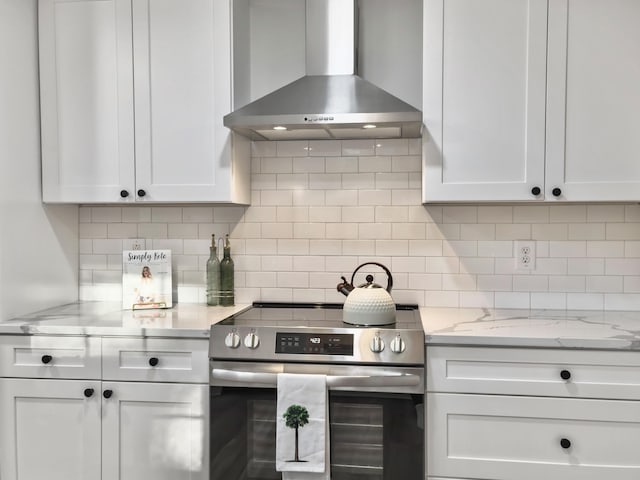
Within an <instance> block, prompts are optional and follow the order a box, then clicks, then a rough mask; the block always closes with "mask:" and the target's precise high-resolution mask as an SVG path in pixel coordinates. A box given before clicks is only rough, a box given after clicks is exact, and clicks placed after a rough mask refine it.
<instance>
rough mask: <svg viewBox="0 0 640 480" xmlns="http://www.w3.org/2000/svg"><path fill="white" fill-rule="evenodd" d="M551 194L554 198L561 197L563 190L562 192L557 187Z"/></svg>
mask: <svg viewBox="0 0 640 480" xmlns="http://www.w3.org/2000/svg"><path fill="white" fill-rule="evenodd" d="M551 194H552V195H553V196H554V197H559V196H560V195H562V190H560V189H559V188H558V187H556V188H554V189H553V190H551Z"/></svg>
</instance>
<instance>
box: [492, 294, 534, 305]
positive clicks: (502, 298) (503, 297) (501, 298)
mask: <svg viewBox="0 0 640 480" xmlns="http://www.w3.org/2000/svg"><path fill="white" fill-rule="evenodd" d="M530 300H531V298H530V295H529V294H528V293H519V292H496V293H495V301H494V303H495V307H496V308H531V301H530Z"/></svg>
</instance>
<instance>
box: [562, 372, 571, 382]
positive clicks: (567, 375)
mask: <svg viewBox="0 0 640 480" xmlns="http://www.w3.org/2000/svg"><path fill="white" fill-rule="evenodd" d="M560 378H562V379H563V380H569V379H570V378H571V372H570V371H569V370H562V371H561V372H560Z"/></svg>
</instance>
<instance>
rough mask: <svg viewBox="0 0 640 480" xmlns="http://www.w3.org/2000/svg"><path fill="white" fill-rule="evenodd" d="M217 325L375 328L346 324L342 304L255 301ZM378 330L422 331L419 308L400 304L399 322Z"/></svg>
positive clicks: (380, 326) (398, 310)
mask: <svg viewBox="0 0 640 480" xmlns="http://www.w3.org/2000/svg"><path fill="white" fill-rule="evenodd" d="M217 325H235V326H248V327H255V328H260V327H274V326H278V327H311V328H371V327H370V326H367V325H353V324H350V323H345V322H343V321H342V304H339V303H273V302H254V303H253V305H252V306H251V308H250V309H249V310H245V311H244V312H242V313H239V314H236V315H233V316H231V317H229V318H227V319H225V320H223V321H221V322H218V323H217ZM373 327H375V328H385V329H402V330H422V322H421V320H420V313H419V310H418V305H414V304H397V305H396V321H395V323H393V324H389V325H374V326H373Z"/></svg>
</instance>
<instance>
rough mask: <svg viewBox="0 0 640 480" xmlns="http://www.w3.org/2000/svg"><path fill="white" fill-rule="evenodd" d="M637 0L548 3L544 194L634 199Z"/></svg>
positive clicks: (638, 114) (639, 36)
mask: <svg viewBox="0 0 640 480" xmlns="http://www.w3.org/2000/svg"><path fill="white" fill-rule="evenodd" d="M639 25H640V2H638V1H636V0H553V1H551V2H549V59H548V64H549V66H548V68H549V70H548V86H547V88H548V94H547V96H548V103H547V180H546V190H547V192H546V196H547V197H548V196H550V195H551V190H552V189H553V188H559V189H560V190H561V197H559V198H561V199H566V200H571V201H586V200H603V201H638V200H639V199H640V135H638V132H640V90H639V87H640V28H639Z"/></svg>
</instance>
